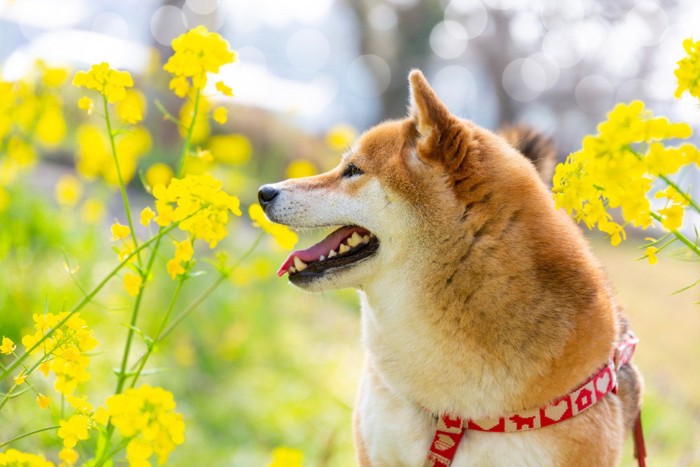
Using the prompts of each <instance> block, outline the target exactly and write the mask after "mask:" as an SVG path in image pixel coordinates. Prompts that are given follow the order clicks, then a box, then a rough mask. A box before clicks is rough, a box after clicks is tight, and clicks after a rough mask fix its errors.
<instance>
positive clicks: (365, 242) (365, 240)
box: [362, 235, 369, 244]
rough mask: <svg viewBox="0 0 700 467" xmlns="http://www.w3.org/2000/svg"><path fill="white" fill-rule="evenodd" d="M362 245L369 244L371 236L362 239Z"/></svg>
mask: <svg viewBox="0 0 700 467" xmlns="http://www.w3.org/2000/svg"><path fill="white" fill-rule="evenodd" d="M362 243H364V244H367V243H369V235H365V236H364V237H362Z"/></svg>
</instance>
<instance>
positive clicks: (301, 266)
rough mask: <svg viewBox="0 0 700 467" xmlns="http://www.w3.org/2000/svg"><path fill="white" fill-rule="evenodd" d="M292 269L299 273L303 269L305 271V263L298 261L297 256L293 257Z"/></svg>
mask: <svg viewBox="0 0 700 467" xmlns="http://www.w3.org/2000/svg"><path fill="white" fill-rule="evenodd" d="M294 267H295V268H297V271H299V272H301V271H303V270H304V269H306V263H305V262H303V261H302V260H300V259H299V257H298V256H295V257H294Z"/></svg>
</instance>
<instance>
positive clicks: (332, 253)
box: [328, 250, 338, 258]
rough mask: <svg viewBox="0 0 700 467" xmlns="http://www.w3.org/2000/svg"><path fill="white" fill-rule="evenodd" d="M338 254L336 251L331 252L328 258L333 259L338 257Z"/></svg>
mask: <svg viewBox="0 0 700 467" xmlns="http://www.w3.org/2000/svg"><path fill="white" fill-rule="evenodd" d="M337 254H338V253H336V252H335V250H331V251H329V252H328V257H329V258H332V257H334V256H336V255H337Z"/></svg>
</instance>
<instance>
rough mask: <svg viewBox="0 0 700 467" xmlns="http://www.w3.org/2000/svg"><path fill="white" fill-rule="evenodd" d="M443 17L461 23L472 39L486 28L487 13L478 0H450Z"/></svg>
mask: <svg viewBox="0 0 700 467" xmlns="http://www.w3.org/2000/svg"><path fill="white" fill-rule="evenodd" d="M445 19H446V20H450V21H456V22H458V23H460V24H462V25H463V26H464V28H465V29H466V30H467V36H468V37H469V39H473V38H475V37H478V36H480V35H481V34H482V33H483V32H484V31H485V30H486V26H487V24H488V19H489V14H488V11H487V10H486V7H485V6H484V4H483V3H481V1H480V0H452V1H451V2H450V3H449V4H448V5H447V7H446V8H445Z"/></svg>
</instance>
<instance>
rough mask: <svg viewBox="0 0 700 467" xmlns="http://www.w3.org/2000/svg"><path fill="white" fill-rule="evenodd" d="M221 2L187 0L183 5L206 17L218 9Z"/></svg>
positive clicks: (219, 0)
mask: <svg viewBox="0 0 700 467" xmlns="http://www.w3.org/2000/svg"><path fill="white" fill-rule="evenodd" d="M220 3H221V0H187V1H186V2H185V5H187V7H188V8H189V9H190V10H192V11H193V12H195V13H197V14H198V15H208V14H211V13H213V12H215V11H216V9H217V8H219V5H220Z"/></svg>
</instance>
